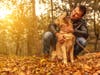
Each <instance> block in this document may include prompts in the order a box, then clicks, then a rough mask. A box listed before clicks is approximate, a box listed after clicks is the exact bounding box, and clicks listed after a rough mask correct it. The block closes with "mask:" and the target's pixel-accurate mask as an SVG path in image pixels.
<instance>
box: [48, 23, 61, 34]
mask: <svg viewBox="0 0 100 75" xmlns="http://www.w3.org/2000/svg"><path fill="white" fill-rule="evenodd" d="M48 29H49V30H50V31H51V32H52V33H54V34H55V33H57V32H58V30H59V28H58V26H57V25H56V24H50V25H49V27H48Z"/></svg>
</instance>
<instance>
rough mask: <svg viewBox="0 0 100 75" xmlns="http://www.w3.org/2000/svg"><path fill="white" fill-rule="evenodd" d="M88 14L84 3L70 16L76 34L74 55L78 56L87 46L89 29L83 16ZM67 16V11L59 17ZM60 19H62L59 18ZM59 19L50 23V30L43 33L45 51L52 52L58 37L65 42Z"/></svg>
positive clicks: (45, 52)
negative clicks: (60, 31)
mask: <svg viewBox="0 0 100 75" xmlns="http://www.w3.org/2000/svg"><path fill="white" fill-rule="evenodd" d="M85 14H86V7H85V6H83V5H80V6H77V7H76V8H75V9H74V10H73V11H72V12H71V14H70V16H69V18H70V19H71V20H72V23H73V27H74V33H73V34H74V35H75V37H76V43H75V46H74V55H75V56H77V55H78V54H79V53H80V52H81V51H82V50H83V48H84V47H85V46H86V39H87V38H88V30H87V26H86V22H85V20H83V19H82V17H83V16H84V15H85ZM64 17H67V14H66V12H64V13H63V15H61V16H60V17H59V18H58V19H61V18H62V19H63V18H64ZM59 21H60V20H59ZM57 24H58V23H57V21H55V22H54V23H53V24H50V25H49V31H48V32H45V33H44V35H43V53H44V54H46V55H49V54H50V47H51V48H54V49H55V46H56V41H57V38H58V39H60V40H61V42H62V43H63V42H64V40H63V37H62V36H61V34H59V30H60V28H59V27H58V25H57Z"/></svg>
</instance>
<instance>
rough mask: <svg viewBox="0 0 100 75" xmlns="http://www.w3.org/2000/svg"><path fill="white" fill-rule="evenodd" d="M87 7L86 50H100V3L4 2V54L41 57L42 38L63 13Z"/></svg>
mask: <svg viewBox="0 0 100 75" xmlns="http://www.w3.org/2000/svg"><path fill="white" fill-rule="evenodd" d="M80 4H82V5H86V7H87V14H86V16H84V18H85V20H86V21H87V25H88V30H89V38H88V43H87V47H86V50H89V51H90V52H91V51H93V52H94V51H99V49H100V0H0V54H5V55H19V56H26V55H33V54H38V55H41V52H42V35H43V33H44V32H45V31H47V28H48V25H49V24H50V23H52V22H53V20H54V19H55V18H56V17H58V16H59V15H60V14H61V13H62V12H64V11H67V14H68V15H70V12H71V11H72V9H73V8H74V7H75V6H77V5H80Z"/></svg>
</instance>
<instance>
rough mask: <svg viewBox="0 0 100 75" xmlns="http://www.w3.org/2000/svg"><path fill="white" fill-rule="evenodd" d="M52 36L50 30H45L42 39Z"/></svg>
mask: <svg viewBox="0 0 100 75" xmlns="http://www.w3.org/2000/svg"><path fill="white" fill-rule="evenodd" d="M52 37H53V33H52V32H49V31H48V32H45V33H44V35H43V39H50V38H52Z"/></svg>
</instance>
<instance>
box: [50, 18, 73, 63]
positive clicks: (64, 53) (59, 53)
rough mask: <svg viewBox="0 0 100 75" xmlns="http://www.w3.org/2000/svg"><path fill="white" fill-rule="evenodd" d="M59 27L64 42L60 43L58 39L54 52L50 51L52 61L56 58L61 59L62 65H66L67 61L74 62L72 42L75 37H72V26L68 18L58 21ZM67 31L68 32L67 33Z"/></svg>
mask: <svg viewBox="0 0 100 75" xmlns="http://www.w3.org/2000/svg"><path fill="white" fill-rule="evenodd" d="M59 22H60V23H59V26H60V32H59V33H60V34H61V35H62V37H63V38H64V42H63V43H61V42H60V41H61V40H59V39H58V41H57V44H56V50H55V51H54V50H53V51H52V59H54V58H55V57H57V58H58V59H62V60H63V63H65V64H67V62H68V60H70V61H71V62H74V55H73V51H74V42H75V36H74V35H73V31H74V30H73V26H72V23H71V20H70V19H68V18H64V19H63V20H60V21H59ZM68 30H69V31H68Z"/></svg>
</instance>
